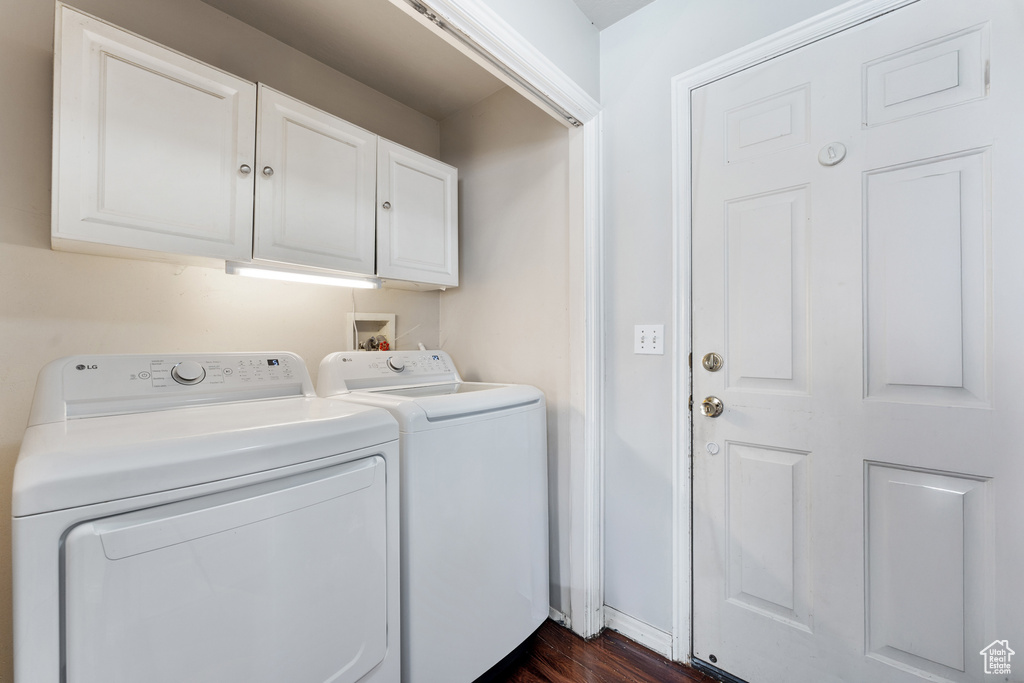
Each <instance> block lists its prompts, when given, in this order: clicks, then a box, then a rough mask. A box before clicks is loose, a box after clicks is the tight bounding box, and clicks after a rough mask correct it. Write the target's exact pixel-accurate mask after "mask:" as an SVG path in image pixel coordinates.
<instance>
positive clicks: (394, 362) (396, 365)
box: [388, 356, 405, 372]
mask: <svg viewBox="0 0 1024 683" xmlns="http://www.w3.org/2000/svg"><path fill="white" fill-rule="evenodd" d="M388 367H389V368H391V369H392V370H394V371H395V372H401V371H402V370H405V361H404V360H402V359H401V358H395V357H394V356H391V357H390V358H388Z"/></svg>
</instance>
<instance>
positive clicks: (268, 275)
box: [224, 261, 380, 289]
mask: <svg viewBox="0 0 1024 683" xmlns="http://www.w3.org/2000/svg"><path fill="white" fill-rule="evenodd" d="M224 272H225V273H227V274H228V275H245V276H246V277H258V278H263V279H265V280H285V281H287V282H308V283H311V284H315V285H333V286H334V287H353V288H356V289H380V280H378V279H377V278H375V277H365V278H363V277H356V276H351V275H334V274H332V273H330V272H326V271H325V272H318V271H314V270H304V269H301V268H286V267H280V266H268V265H264V264H262V263H239V262H237V261H225V262H224Z"/></svg>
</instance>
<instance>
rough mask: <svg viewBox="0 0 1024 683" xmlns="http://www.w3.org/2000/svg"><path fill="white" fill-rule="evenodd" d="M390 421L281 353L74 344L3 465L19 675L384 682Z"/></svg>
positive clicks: (391, 648) (392, 518) (109, 681)
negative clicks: (85, 349)
mask: <svg viewBox="0 0 1024 683" xmlns="http://www.w3.org/2000/svg"><path fill="white" fill-rule="evenodd" d="M397 438H398V427H397V425H396V423H395V420H394V419H392V417H391V416H390V415H389V414H388V413H387V412H386V411H383V410H375V409H368V408H365V407H358V406H355V405H353V404H346V403H342V402H339V401H327V400H324V399H321V398H318V397H316V394H315V392H314V391H313V386H312V382H311V381H310V378H309V375H308V373H307V371H306V368H305V364H304V363H303V361H302V359H300V358H299V357H298V356H295V355H293V354H289V353H269V354H255V353H254V354H239V353H230V354H202V355H199V354H170V355H125V356H78V357H72V358H65V359H61V360H58V361H54V362H53V363H50V364H49V365H47V366H46V367H45V368H44V369H43V370H42V371H41V373H40V375H39V380H38V383H37V385H36V394H35V399H34V402H33V406H32V412H31V416H30V419H29V427H28V430H27V432H26V433H25V439H24V441H23V443H22V448H21V453H20V455H19V457H18V462H17V466H16V468H15V474H14V490H13V496H12V508H13V524H12V526H13V551H14V554H13V562H14V648H15V656H14V665H15V673H14V677H15V681H16V682H17V683H139V682H140V681H146V682H147V683H181V682H182V681H190V682H193V683H256V682H259V683H281V681H288V682H289V683H325V682H326V681H331V682H332V683H342V682H353V683H354V682H356V681H358V682H360V683H397V681H398V680H399V679H400V675H401V672H400V661H399V658H400V651H401V650H400V635H399V634H400V627H399V619H400V609H399V557H398V553H399V544H398V496H397V494H398V477H397V472H396V467H397V464H398V443H397Z"/></svg>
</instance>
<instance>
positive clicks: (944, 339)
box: [691, 0, 1024, 683]
mask: <svg viewBox="0 0 1024 683" xmlns="http://www.w3.org/2000/svg"><path fill="white" fill-rule="evenodd" d="M1017 7H1018V5H1017V4H1016V3H1014V2H1010V1H1009V0H990V1H984V2H982V1H979V2H972V3H963V2H956V1H955V0H920V2H917V3H915V4H913V5H910V6H908V7H906V8H903V9H900V10H897V11H895V12H892V13H889V14H887V15H884V16H883V17H881V18H879V19H876V20H874V21H871V22H867V23H865V24H862V25H860V26H857V27H854V28H852V29H849V30H847V31H844V32H842V33H840V34H837V35H835V36H832V37H830V38H828V39H826V40H822V41H819V42H816V43H814V44H811V45H809V46H807V47H805V48H802V49H800V50H797V51H795V52H792V53H789V54H787V55H784V56H782V57H779V58H777V59H774V60H772V61H770V62H767V63H765V64H762V65H759V66H757V67H754V68H751V69H748V70H746V71H743V72H740V73H738V74H735V75H733V76H730V77H729V78H726V79H722V80H720V81H718V82H716V83H713V84H710V85H708V86H705V87H703V88H700V89H698V90H695V91H694V92H693V94H692V100H691V109H692V112H693V116H692V120H693V121H694V122H695V124H694V125H695V128H694V131H693V136H692V138H693V139H692V152H693V157H692V178H693V185H692V187H691V192H692V198H693V204H692V207H693V208H692V211H693V215H692V219H693V237H692V239H693V244H692V250H693V255H694V258H693V264H692V278H693V285H692V291H693V308H692V315H693V353H694V357H695V358H697V359H699V358H701V357H702V356H703V355H704V354H705V353H708V352H712V351H713V352H718V353H721V354H722V355H723V356H724V365H723V367H722V369H721V370H719V371H717V372H709V371H707V370H705V369H704V368H703V367H701V365H700V364H699V363H695V364H694V372H693V382H694V384H693V394H694V401H695V402H696V403H697V404H699V403H700V401H701V400H702V399H703V398H704V397H706V396H717V397H719V398H720V399H721V400H722V401H723V402H724V404H725V411H724V413H723V414H722V415H721V416H719V417H716V418H709V417H704V416H702V415H701V414H700V413H699V412H696V413H695V415H694V425H693V438H694V444H693V453H694V456H693V457H694V461H693V477H694V479H693V537H694V549H693V573H694V578H693V585H694V595H693V610H694V626H693V633H694V641H693V649H694V656H695V657H696V658H698V659H700V660H703V661H705V662H714V664H715V666H717V667H719V668H721V669H724V670H725V671H727V672H729V673H731V674H733V675H734V676H737V677H739V678H741V679H745V680H749V681H751V682H752V683H753V682H756V683H772V682H774V681H778V682H779V683H782V682H783V681H785V682H787V683H791V682H797V683H799V682H807V683H811V682H813V683H821V682H823V681H880V682H892V683H903V682H908V683H909V682H910V681H919V680H921V679H922V678H926V679H929V680H936V681H956V682H964V681H982V680H984V679H985V673H984V663H985V658H984V656H983V655H982V654H981V650H982V649H983V648H984V647H986V646H987V645H988V644H989V643H992V641H995V640H1004V639H1005V640H1007V641H1008V642H1009V645H1010V647H1011V648H1012V647H1013V646H1014V644H1019V643H1024V618H1022V616H1021V613H1022V612H1024V610H1021V609H1020V605H1022V604H1024V590H1022V588H1021V585H1020V582H1019V581H1018V580H1017V579H1016V578H1012V577H1016V576H1017V575H1018V574H1019V567H1020V566H1024V565H1022V564H1021V562H1022V561H1024V540H1022V539H1024V529H1022V522H1021V520H1024V504H1022V502H1021V501H1024V464H1022V461H1021V459H1020V458H1018V457H1016V455H1015V453H1016V451H1017V449H1018V447H1019V444H1020V443H1024V429H1022V423H1024V421H1022V420H1020V419H1019V416H1020V415H1021V414H1024V400H1022V397H1021V391H1020V387H1022V386H1024V362H1022V361H1021V360H1020V359H1019V355H1020V354H1019V352H1018V351H1017V349H1020V348H1022V347H1024V324H1022V322H1021V321H1024V305H1022V302H1024V275H1022V272H1024V269H1021V268H1020V267H1019V263H1020V262H1021V261H1022V260H1024V237H1022V232H1024V231H1021V230H1019V229H1018V227H1017V224H1018V222H1019V216H1021V215H1024V203H1022V201H1021V196H1022V193H1021V192H1020V185H1021V183H1022V181H1024V167H1022V163H1021V161H1020V157H1021V155H1020V154H1019V150H1020V149H1024V135H1022V134H1021V132H1020V126H1019V121H1020V119H1021V117H1022V115H1024V78H1022V76H1021V75H1020V74H1019V73H1018V72H1019V71H1020V70H1019V69H1018V68H1017V67H1016V65H1017V64H1020V63H1022V62H1024V50H1022V48H1021V46H1022V45H1024V40H1022V39H1021V38H1022V33H1024V29H1022V25H1021V19H1020V17H1019V16H1018V14H1019V12H1018V11H1017ZM989 74H991V83H989ZM836 143H841V144H842V145H844V146H845V147H846V149H847V155H846V158H845V159H844V160H842V161H841V162H840V163H838V164H835V165H831V166H829V165H824V164H822V163H819V157H818V155H819V151H822V150H827V149H828V147H829V146H833V147H834V146H835V144H836ZM1008 539H1013V540H1008ZM1021 666H1022V667H1024V664H1022V665H1021ZM1009 680H1019V676H1018V678H1017V679H1015V678H1013V677H1012V676H1011V677H1010V679H1009Z"/></svg>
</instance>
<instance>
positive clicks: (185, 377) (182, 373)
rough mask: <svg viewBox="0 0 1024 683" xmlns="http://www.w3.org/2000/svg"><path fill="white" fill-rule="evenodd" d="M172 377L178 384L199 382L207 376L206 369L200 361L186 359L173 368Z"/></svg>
mask: <svg viewBox="0 0 1024 683" xmlns="http://www.w3.org/2000/svg"><path fill="white" fill-rule="evenodd" d="M171 377H172V378H173V379H174V381H175V382H177V383H178V384H199V383H200V382H202V381H203V379H205V378H206V370H205V369H204V368H203V366H202V365H200V364H199V363H196V362H195V361H191V360H186V361H182V362H180V363H178V364H177V365H175V366H174V367H173V368H172V369H171Z"/></svg>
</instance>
